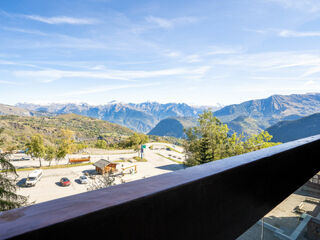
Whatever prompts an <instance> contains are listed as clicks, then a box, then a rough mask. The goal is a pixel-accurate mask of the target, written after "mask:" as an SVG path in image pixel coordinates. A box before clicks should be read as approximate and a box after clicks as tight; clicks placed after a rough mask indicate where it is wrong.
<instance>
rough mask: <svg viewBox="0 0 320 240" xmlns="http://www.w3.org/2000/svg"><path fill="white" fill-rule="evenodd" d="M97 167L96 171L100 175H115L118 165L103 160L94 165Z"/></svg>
mask: <svg viewBox="0 0 320 240" xmlns="http://www.w3.org/2000/svg"><path fill="white" fill-rule="evenodd" d="M93 166H95V167H96V171H97V172H98V173H100V174H105V173H110V172H111V173H114V172H116V171H117V163H112V162H109V161H108V160H105V159H101V160H99V161H97V162H95V163H94V164H93Z"/></svg>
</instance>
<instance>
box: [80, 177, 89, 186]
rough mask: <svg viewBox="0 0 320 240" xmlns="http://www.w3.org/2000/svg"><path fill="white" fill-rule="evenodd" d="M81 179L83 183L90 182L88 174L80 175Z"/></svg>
mask: <svg viewBox="0 0 320 240" xmlns="http://www.w3.org/2000/svg"><path fill="white" fill-rule="evenodd" d="M79 180H80V183H82V184H87V183H88V182H89V180H88V178H87V176H84V175H83V176H80V177H79Z"/></svg>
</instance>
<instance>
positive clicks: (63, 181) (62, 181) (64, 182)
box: [60, 177, 71, 187]
mask: <svg viewBox="0 0 320 240" xmlns="http://www.w3.org/2000/svg"><path fill="white" fill-rule="evenodd" d="M60 184H61V186H62V187H66V186H69V185H70V184H71V182H70V180H69V179H68V178H66V177H63V178H61V179H60Z"/></svg>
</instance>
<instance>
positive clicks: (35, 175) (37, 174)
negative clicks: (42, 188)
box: [26, 169, 42, 187]
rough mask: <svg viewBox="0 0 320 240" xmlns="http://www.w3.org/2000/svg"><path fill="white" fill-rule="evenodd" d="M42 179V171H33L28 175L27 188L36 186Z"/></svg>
mask: <svg viewBox="0 0 320 240" xmlns="http://www.w3.org/2000/svg"><path fill="white" fill-rule="evenodd" d="M41 177H42V170H41V169H37V170H34V171H32V172H31V173H30V174H29V175H28V178H27V180H26V186H27V187H31V186H35V185H36V183H37V182H38V181H39V180H40V178H41Z"/></svg>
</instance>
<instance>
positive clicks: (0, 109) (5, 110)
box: [0, 104, 34, 116]
mask: <svg viewBox="0 0 320 240" xmlns="http://www.w3.org/2000/svg"><path fill="white" fill-rule="evenodd" d="M0 115H17V116H33V115H34V113H33V112H32V111H29V110H26V109H23V108H19V107H14V106H9V105H5V104H0Z"/></svg>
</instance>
